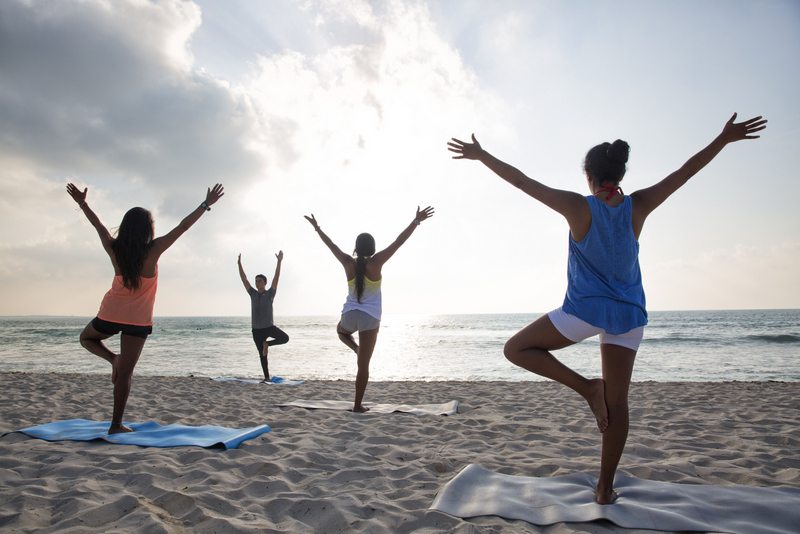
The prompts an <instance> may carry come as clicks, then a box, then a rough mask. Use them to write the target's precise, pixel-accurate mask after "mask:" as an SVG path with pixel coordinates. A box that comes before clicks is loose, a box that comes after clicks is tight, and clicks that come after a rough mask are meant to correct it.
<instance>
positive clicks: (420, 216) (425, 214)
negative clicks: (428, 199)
mask: <svg viewBox="0 0 800 534" xmlns="http://www.w3.org/2000/svg"><path fill="white" fill-rule="evenodd" d="M433 213H434V212H433V208H432V207H431V206H428V207H427V208H425V209H424V210H421V211H420V209H419V206H417V215H416V217H414V221H416V223H417V224H419V223H421V222H422V221H424V220H425V219H429V218H431V217H433Z"/></svg>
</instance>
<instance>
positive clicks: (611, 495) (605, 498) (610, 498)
mask: <svg viewBox="0 0 800 534" xmlns="http://www.w3.org/2000/svg"><path fill="white" fill-rule="evenodd" d="M618 498H619V495H617V492H616V491H614V490H613V489H612V490H611V491H610V492H602V493H601V492H600V490H599V489H598V490H595V492H594V502H596V503H597V504H614V503H615V502H616V500H617V499H618Z"/></svg>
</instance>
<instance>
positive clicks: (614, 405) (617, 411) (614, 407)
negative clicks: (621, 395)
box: [606, 399, 629, 417]
mask: <svg viewBox="0 0 800 534" xmlns="http://www.w3.org/2000/svg"><path fill="white" fill-rule="evenodd" d="M606 407H607V408H608V413H609V415H615V416H617V417H618V416H621V415H624V416H627V415H628V410H629V408H628V399H607V400H606Z"/></svg>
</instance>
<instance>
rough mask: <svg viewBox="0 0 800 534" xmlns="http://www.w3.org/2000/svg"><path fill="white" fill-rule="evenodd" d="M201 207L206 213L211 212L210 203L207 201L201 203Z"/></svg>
mask: <svg viewBox="0 0 800 534" xmlns="http://www.w3.org/2000/svg"><path fill="white" fill-rule="evenodd" d="M200 207H201V208H203V209H204V210H206V211H211V206H209V205H208V203H207V202H206V201H205V200H204V201H203V202H201V203H200Z"/></svg>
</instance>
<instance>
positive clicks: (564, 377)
mask: <svg viewBox="0 0 800 534" xmlns="http://www.w3.org/2000/svg"><path fill="white" fill-rule="evenodd" d="M574 344H575V342H574V341H572V340H570V339H568V338H567V337H565V336H564V335H563V334H561V332H559V331H558V329H557V328H556V327H555V326H553V322H552V321H551V320H550V318H549V317H548V316H547V315H543V316H542V317H539V318H538V319H537V320H535V321H534V322H532V323H531V324H529V325H528V326H526V327H525V328H523V329H522V330H520V331H519V332H517V333H516V334H514V335H513V336H512V337H511V339H509V340H508V341H507V342H506V344H505V347H504V348H503V353H504V354H505V356H506V358H507V359H508V361H510V362H511V363H513V364H514V365H517V366H519V367H522V368H523V369H527V370H528V371H531V372H532V373H536V374H537V375H540V376H544V377H546V378H549V379H551V380H555V381H556V382H560V383H561V384H564V385H565V386H567V387H569V388H571V389H573V390H574V391H576V392H577V393H578V394H579V395H581V396H582V397H583V398H584V399H586V402H588V403H589V408H591V410H592V413H593V414H594V416H595V419H597V427H598V428H599V429H600V432H604V431H605V429H606V427H607V426H608V410H607V408H606V405H605V397H604V394H603V388H604V385H603V380H602V379H599V378H595V379H588V378H585V377H584V376H582V375H580V374H578V373H576V372H575V371H573V370H572V369H570V368H569V367H567V366H566V365H564V364H563V363H561V362H560V361H559V360H558V359H557V358H556V357H555V356H553V355H552V354H551V353H550V351H551V350H557V349H563V348H564V347H568V346H570V345H574Z"/></svg>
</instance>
